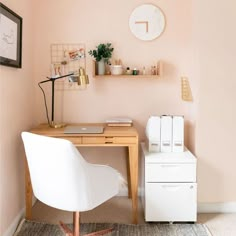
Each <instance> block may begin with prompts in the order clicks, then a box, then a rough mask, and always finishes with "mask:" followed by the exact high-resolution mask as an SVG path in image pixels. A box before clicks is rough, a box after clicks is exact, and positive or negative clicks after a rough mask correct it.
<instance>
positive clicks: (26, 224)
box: [14, 220, 210, 236]
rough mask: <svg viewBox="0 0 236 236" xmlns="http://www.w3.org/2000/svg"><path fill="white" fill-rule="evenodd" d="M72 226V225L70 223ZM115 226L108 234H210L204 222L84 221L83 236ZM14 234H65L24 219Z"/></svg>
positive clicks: (53, 226)
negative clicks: (136, 222) (139, 223)
mask: <svg viewBox="0 0 236 236" xmlns="http://www.w3.org/2000/svg"><path fill="white" fill-rule="evenodd" d="M69 226H70V227H72V225H69ZM110 227H113V228H114V231H113V232H112V233H109V234H106V236H210V233H209V231H208V230H207V228H206V226H205V225H203V224H160V223H147V224H142V225H132V224H117V223H82V224H80V232H81V236H82V235H84V234H86V233H91V232H94V231H98V230H102V229H106V228H110ZM14 236H64V234H63V233H62V231H61V228H60V226H59V225H54V224H47V223H42V222H34V221H28V220H23V221H22V222H21V223H20V225H19V227H18V229H17V231H16V233H15V234H14Z"/></svg>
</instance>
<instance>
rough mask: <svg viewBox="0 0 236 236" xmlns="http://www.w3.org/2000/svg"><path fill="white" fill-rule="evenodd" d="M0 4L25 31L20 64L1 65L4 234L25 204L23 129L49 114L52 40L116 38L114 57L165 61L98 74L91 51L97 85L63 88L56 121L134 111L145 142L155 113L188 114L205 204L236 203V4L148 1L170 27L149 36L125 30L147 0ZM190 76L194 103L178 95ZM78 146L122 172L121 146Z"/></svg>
mask: <svg viewBox="0 0 236 236" xmlns="http://www.w3.org/2000/svg"><path fill="white" fill-rule="evenodd" d="M2 2H3V3H4V4H6V5H8V7H10V8H11V9H13V10H14V11H16V12H17V13H18V14H20V15H21V16H22V17H23V18H24V33H23V68H22V69H12V68H8V67H4V66H0V72H1V83H0V131H1V132H0V138H1V142H0V162H1V165H0V168H1V169H0V180H1V184H0V204H1V205H0V209H1V211H0V219H1V221H0V234H1V235H2V233H3V232H4V231H5V230H6V229H7V228H8V227H9V225H10V224H11V223H12V221H13V220H14V218H15V217H16V216H17V214H19V212H20V210H21V209H22V208H23V207H24V183H23V174H24V172H23V169H24V168H23V159H22V157H23V146H22V142H21V139H20V132H21V131H22V130H26V129H29V128H30V127H32V126H33V125H34V124H35V123H40V122H45V121H46V117H45V111H44V107H43V99H42V94H41V92H40V90H39V88H38V87H37V86H36V85H37V82H38V81H40V80H44V79H45V76H48V75H49V68H50V44H51V43H80V42H81V43H86V47H87V51H88V50H89V49H92V48H94V46H95V45H97V44H98V43H100V42H108V41H109V42H111V43H112V44H113V45H114V47H115V53H114V54H115V57H117V58H121V59H122V61H123V62H124V63H127V64H131V65H135V66H140V67H142V66H143V65H144V64H145V65H147V64H151V63H154V62H155V61H156V60H159V59H161V60H163V61H164V76H163V79H161V80H151V79H148V80H141V79H135V80H132V79H108V80H106V79H101V80H98V79H94V78H93V77H92V58H91V57H90V56H88V57H87V72H88V74H89V77H90V85H89V87H88V89H87V90H86V91H78V92H77V91H73V92H64V94H63V96H62V97H63V99H62V100H60V101H61V102H60V101H59V102H58V105H57V111H58V110H60V109H61V110H62V116H61V117H59V114H58V113H57V116H58V119H62V120H63V121H64V122H84V121H87V122H100V121H101V122H103V121H104V120H105V119H106V118H107V117H110V116H117V115H124V116H130V117H131V118H133V120H134V123H135V125H136V126H137V128H138V130H139V133H140V136H141V139H142V138H143V136H144V129H145V124H146V122H147V119H148V117H149V116H150V115H155V114H156V115H160V114H183V115H185V120H186V144H187V146H188V147H190V149H191V150H194V151H195V153H196V154H197V156H198V183H199V201H200V202H226V201H235V196H236V192H235V191H236V190H235V189H234V188H233V187H232V186H234V180H235V177H236V176H235V171H234V166H235V160H234V157H235V151H234V148H233V147H234V140H235V124H234V120H235V119H234V118H235V115H236V113H235V108H234V106H233V101H234V100H235V95H234V94H235V93H234V88H235V79H234V78H235V66H234V61H235V58H234V55H235V54H236V53H235V46H234V43H235V37H236V35H235V33H234V31H233V27H231V26H232V24H233V23H232V22H234V21H235V14H234V12H233V9H235V5H236V4H235V3H233V2H231V3H228V4H227V5H226V4H224V3H216V2H215V1H214V2H213V0H210V1H208V2H207V4H206V2H205V1H203V0H198V1H189V0H179V1H171V0H165V1H163V0H160V1H151V2H150V3H153V4H156V5H158V6H159V7H160V8H161V9H162V10H163V11H164V13H165V16H166V21H167V25H166V29H165V32H164V34H163V35H162V36H161V37H160V38H158V39H156V40H154V41H151V42H142V41H139V40H137V39H136V38H135V37H134V36H133V35H132V34H131V33H130V31H129V28H128V19H129V15H130V13H131V12H132V10H133V9H134V8H135V7H136V6H138V5H140V4H142V3H144V2H143V1H141V0H140V1H135V0H131V1H113V2H112V3H111V1H108V0H102V1H92V0H86V1H76V0H68V1H56V0H51V1H46V0H41V1H34V2H33V1H30V0H22V1H16V0H7V1H6V0H5V1H4V0H3V1H2ZM213 5H214V11H212V6H213ZM33 15H34V17H33ZM232 52H233V53H232ZM183 74H184V75H187V76H188V77H189V80H190V84H191V88H192V92H193V97H194V102H193V103H186V102H183V101H182V100H181V96H180V94H181V91H180V76H181V75H183ZM33 78H34V80H35V82H33ZM48 89H49V88H48ZM57 95H59V96H61V95H62V94H60V93H58V94H57ZM48 96H49V94H48ZM33 107H34V109H33ZM62 108H63V109H62ZM33 111H35V116H34V114H33ZM195 124H196V125H195ZM195 130H196V135H195ZM195 136H196V142H195ZM222 140H223V141H222ZM195 143H196V145H195ZM81 152H82V153H83V154H84V155H85V156H86V158H87V159H89V160H90V161H92V162H99V163H105V164H110V165H112V166H114V167H115V168H117V169H118V170H120V172H121V173H122V174H123V175H124V176H125V173H126V168H125V164H126V160H125V152H124V150H123V149H122V148H118V149H116V150H115V151H114V149H113V148H111V149H108V150H107V149H106V150H105V149H103V148H101V149H99V150H98V149H95V148H94V149H93V148H91V149H87V148H83V149H81ZM110 156H111V157H112V158H110Z"/></svg>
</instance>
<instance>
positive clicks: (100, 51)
mask: <svg viewBox="0 0 236 236" xmlns="http://www.w3.org/2000/svg"><path fill="white" fill-rule="evenodd" d="M113 50H114V48H113V47H112V45H111V43H106V44H104V43H101V44H99V45H98V46H97V47H96V49H94V50H90V51H89V52H88V53H89V55H91V56H92V57H94V59H95V60H96V62H97V64H98V74H99V75H104V74H105V63H109V59H110V58H111V57H112V52H113Z"/></svg>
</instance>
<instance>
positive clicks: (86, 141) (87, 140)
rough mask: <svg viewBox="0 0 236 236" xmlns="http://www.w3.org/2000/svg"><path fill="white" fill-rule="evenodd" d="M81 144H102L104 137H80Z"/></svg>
mask: <svg viewBox="0 0 236 236" xmlns="http://www.w3.org/2000/svg"><path fill="white" fill-rule="evenodd" d="M82 142H83V144H104V143H105V137H82Z"/></svg>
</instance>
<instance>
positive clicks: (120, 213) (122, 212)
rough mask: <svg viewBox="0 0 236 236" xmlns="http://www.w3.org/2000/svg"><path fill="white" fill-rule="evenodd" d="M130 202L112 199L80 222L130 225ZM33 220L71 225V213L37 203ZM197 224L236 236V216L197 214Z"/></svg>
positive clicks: (141, 220)
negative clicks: (60, 221) (61, 222)
mask: <svg viewBox="0 0 236 236" xmlns="http://www.w3.org/2000/svg"><path fill="white" fill-rule="evenodd" d="M139 206H140V207H139V212H138V219H139V224H142V223H144V217H143V211H142V207H141V202H140V203H139ZM131 212H132V208H131V200H130V199H128V198H127V197H114V198H112V199H111V200H109V201H107V202H106V203H104V204H102V205H100V206H99V207H97V208H96V209H94V210H91V211H89V212H83V213H81V222H82V223H86V222H116V223H127V224H128V223H132V217H131V215H132V214H131ZM33 219H34V220H37V221H44V222H49V223H58V222H59V220H62V221H64V222H65V223H72V213H70V212H65V211H60V210H57V209H54V208H51V207H48V206H46V205H44V204H43V203H41V202H39V201H37V202H36V204H35V205H34V207H33ZM198 223H204V224H206V225H207V227H208V229H209V230H210V232H211V233H212V235H213V236H236V214H198Z"/></svg>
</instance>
